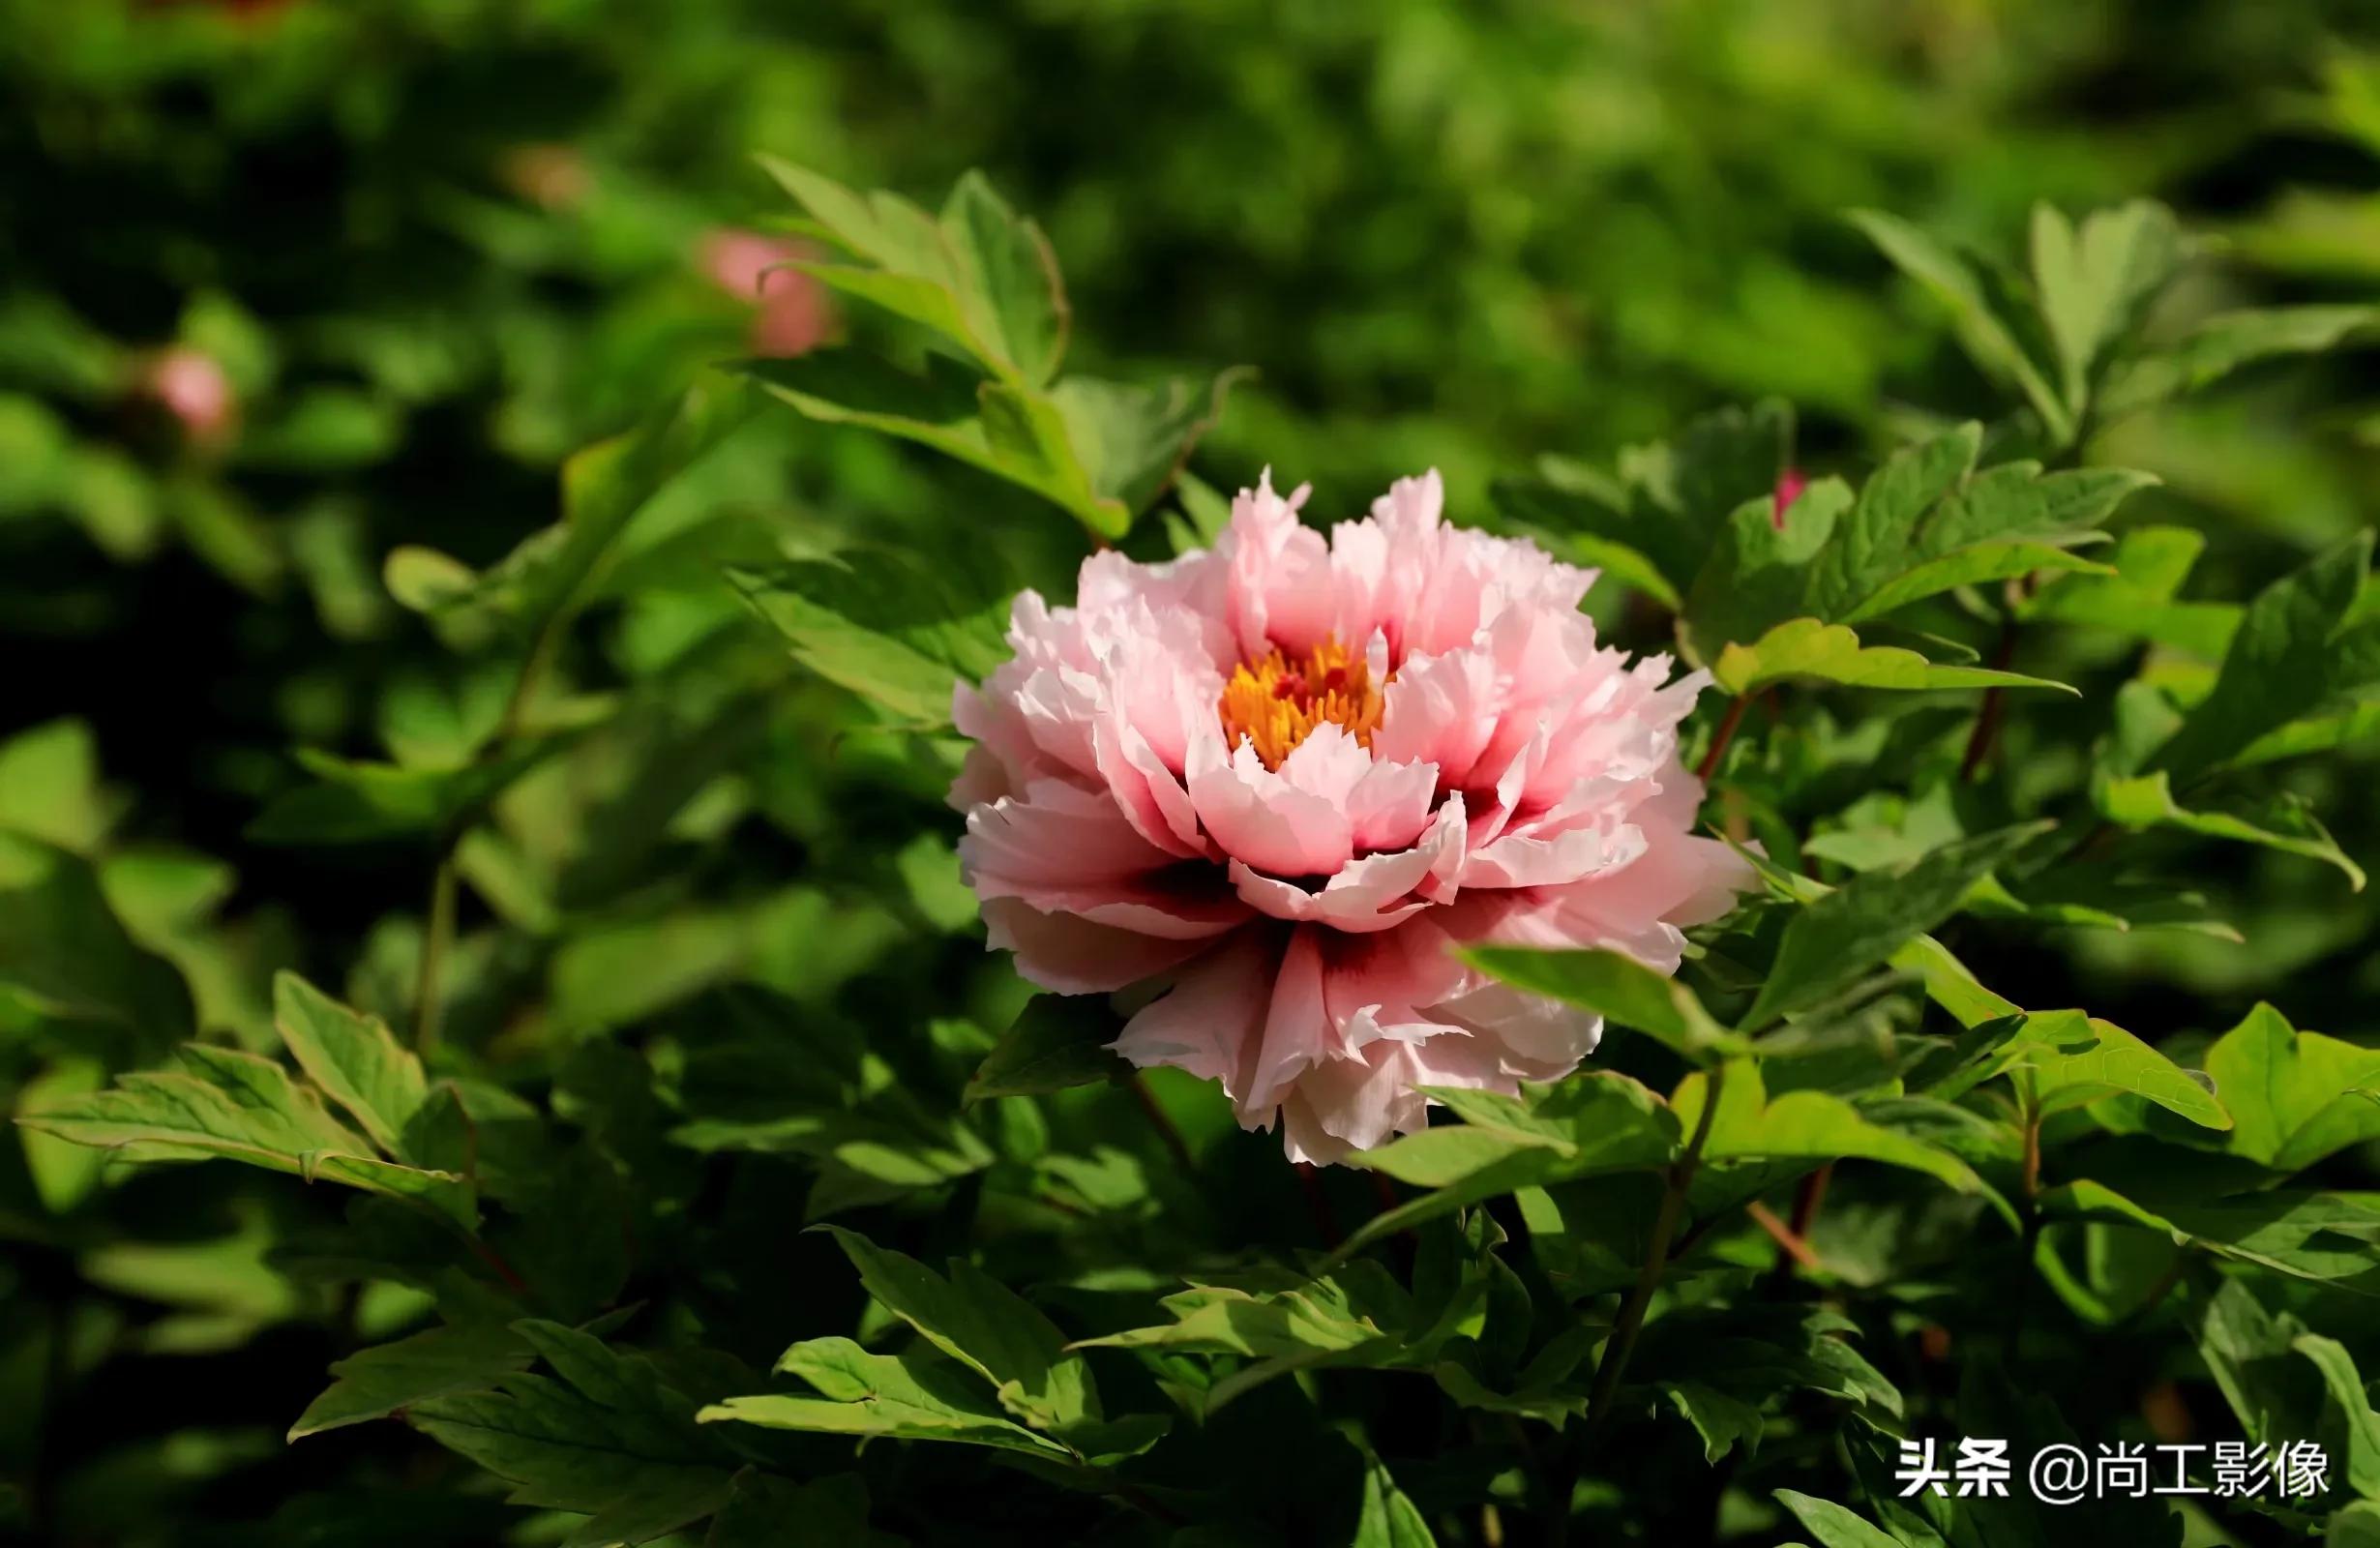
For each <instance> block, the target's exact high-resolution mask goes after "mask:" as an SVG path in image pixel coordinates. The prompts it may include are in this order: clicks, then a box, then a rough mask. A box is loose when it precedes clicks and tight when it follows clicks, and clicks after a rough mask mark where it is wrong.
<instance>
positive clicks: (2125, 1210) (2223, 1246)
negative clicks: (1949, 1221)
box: [2040, 1173, 2380, 1295]
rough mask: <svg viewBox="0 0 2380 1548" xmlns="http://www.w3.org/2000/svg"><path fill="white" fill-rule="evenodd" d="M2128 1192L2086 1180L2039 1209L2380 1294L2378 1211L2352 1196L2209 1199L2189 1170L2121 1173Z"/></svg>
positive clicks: (2046, 1195) (2051, 1194)
mask: <svg viewBox="0 0 2380 1548" xmlns="http://www.w3.org/2000/svg"><path fill="white" fill-rule="evenodd" d="M2125 1186H2126V1189H2127V1192H2124V1193H2119V1192H2117V1191H2116V1190H2115V1189H2114V1188H2112V1187H2109V1186H2108V1185H2107V1184H2105V1183H2103V1182H2097V1181H2093V1180H2091V1179H2089V1178H2085V1179H2083V1180H2081V1181H2077V1182H2069V1183H2065V1184H2063V1185H2061V1186H2059V1187H2055V1188H2049V1189H2045V1190H2043V1192H2042V1194H2041V1198H2040V1207H2041V1210H2042V1212H2043V1214H2044V1215H2046V1216H2049V1217H2052V1218H2056V1219H2066V1220H2096V1221H2104V1222H2107V1223H2109V1224H2114V1225H2129V1226H2134V1227H2137V1228H2139V1229H2141V1230H2144V1231H2154V1232H2159V1233H2162V1234H2163V1235H2165V1236H2166V1237H2167V1238H2168V1239H2170V1240H2171V1241H2173V1242H2174V1243H2175V1244H2176V1245H2179V1246H2187V1247H2197V1248H2200V1249H2202V1250H2204V1251H2207V1252H2211V1253H2214V1254H2215V1255H2216V1256H2217V1257H2221V1258H2227V1259H2230V1260H2233V1261H2234V1262H2238V1263H2244V1264H2253V1265H2256V1266H2258V1267H2261V1268H2269V1269H2272V1270H2273V1271H2275V1272H2276V1273H2282V1274H2287V1275H2289V1276H2291V1277H2292V1278H2296V1279H2305V1280H2310V1281H2314V1282H2316V1283H2320V1284H2326V1285H2332V1286H2335V1287H2337V1288H2339V1289H2342V1290H2347V1291H2352V1292H2354V1293H2356V1294H2359V1295H2380V1271H2376V1270H2375V1269H2374V1268H2373V1266H2372V1260H2371V1247H2370V1245H2369V1239H2370V1237H2371V1236H2372V1235H2373V1234H2374V1233H2375V1232H2380V1209H2375V1208H2374V1207H2373V1206H2372V1205H2371V1204H2370V1203H2369V1202H2368V1201H2366V1200H2365V1199H2364V1198H2362V1197H2360V1196H2358V1195H2354V1194H2334V1193H2291V1192H2261V1193H2249V1194H2235V1195H2232V1196H2230V1197H2221V1196H2213V1197H2210V1196H2209V1194H2208V1192H2207V1190H2206V1189H2205V1188H2203V1187H2199V1186H2193V1185H2191V1182H2190V1180H2189V1175H2188V1174H2187V1173H2186V1174H2184V1176H2181V1177H2179V1178H2176V1177H2169V1176H2139V1177H2133V1178H2127V1181H2126V1184H2125Z"/></svg>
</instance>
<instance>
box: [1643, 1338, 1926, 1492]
mask: <svg viewBox="0 0 2380 1548" xmlns="http://www.w3.org/2000/svg"><path fill="white" fill-rule="evenodd" d="M1856 1331H1857V1328H1856V1326H1855V1325H1853V1324H1852V1323H1851V1322H1849V1321H1848V1320H1847V1319H1845V1318H1843V1317H1841V1316H1839V1315H1837V1314H1835V1313H1832V1312H1828V1311H1824V1310H1818V1309H1813V1308H1803V1307H1796V1306H1791V1305H1764V1304H1761V1303H1759V1302H1757V1301H1755V1302H1751V1303H1748V1304H1745V1305H1741V1306H1733V1307H1718V1306H1710V1305H1703V1306H1686V1307H1680V1308H1678V1309H1676V1310H1673V1311H1671V1312H1670V1313H1669V1314H1668V1315H1666V1316H1664V1317H1662V1318H1661V1319H1659V1320H1658V1321H1657V1322H1655V1323H1653V1324H1652V1325H1651V1327H1649V1328H1647V1329H1646V1332H1645V1338H1644V1342H1643V1343H1642V1344H1640V1345H1639V1346H1638V1349H1637V1354H1636V1358H1635V1360H1633V1361H1632V1362H1631V1363H1630V1367H1629V1368H1630V1371H1631V1373H1632V1374H1633V1375H1634V1376H1635V1377H1636V1379H1637V1381H1638V1382H1639V1383H1641V1384H1644V1385H1647V1386H1651V1387H1652V1388H1655V1389H1656V1390H1658V1391H1659V1392H1661V1393H1662V1394H1663V1395H1664V1396H1666V1397H1667V1398H1668V1399H1669V1401H1670V1403H1671V1405H1672V1406H1673V1407H1675V1408H1676V1409H1677V1410H1678V1411H1679V1412H1680V1413H1681V1414H1683V1415H1684V1416H1685V1418H1686V1419H1687V1421H1688V1422H1690V1423H1692V1424H1693V1425H1694V1427H1695V1429H1696V1430H1697V1431H1698V1432H1699V1433H1700V1434H1701V1435H1702V1437H1703V1444H1704V1455H1705V1458H1706V1459H1707V1460H1708V1461H1711V1462H1717V1461H1718V1460H1719V1459H1720V1458H1721V1457H1724V1456H1725V1455H1726V1454H1727V1453H1728V1451H1730V1450H1732V1449H1733V1448H1734V1447H1735V1446H1737V1445H1739V1444H1741V1445H1745V1446H1747V1447H1749V1446H1752V1445H1756V1444H1758V1443H1759V1441H1760V1439H1761V1435H1762V1432H1763V1431H1764V1430H1765V1429H1766V1428H1767V1424H1766V1420H1765V1419H1764V1417H1763V1414H1764V1412H1765V1411H1766V1410H1767V1409H1768V1408H1769V1407H1770V1405H1771V1404H1773V1403H1776V1402H1777V1401H1778V1400H1780V1399H1783V1398H1787V1397H1789V1396H1791V1395H1792V1394H1794V1393H1796V1392H1814V1393H1820V1394H1823V1395H1825V1396H1827V1397H1830V1398H1832V1399H1835V1400H1838V1401H1840V1402H1843V1403H1849V1404H1855V1405H1859V1406H1860V1407H1863V1408H1868V1409H1872V1410H1874V1411H1875V1412H1876V1413H1877V1414H1879V1415H1882V1416H1887V1417H1890V1418H1895V1419H1897V1418H1898V1417H1899V1416H1900V1414H1901V1412H1902V1401H1901V1394H1900V1392H1899V1390H1898V1389H1897V1388H1895V1387H1894V1386H1893V1385H1892V1384H1891V1383H1890V1382H1888V1381H1886V1380H1885V1378H1884V1376H1883V1374H1882V1373H1881V1372H1879V1371H1878V1370H1877V1369H1876V1367H1875V1366H1873V1365H1871V1364H1869V1363H1868V1361H1867V1359H1866V1357H1865V1356H1863V1355H1860V1354H1859V1351H1858V1350H1857V1349H1856V1348H1854V1347H1853V1346H1852V1344H1851V1342H1850V1341H1849V1340H1848V1339H1847V1338H1846V1337H1845V1336H1843V1335H1845V1334H1849V1333H1853V1332H1856Z"/></svg>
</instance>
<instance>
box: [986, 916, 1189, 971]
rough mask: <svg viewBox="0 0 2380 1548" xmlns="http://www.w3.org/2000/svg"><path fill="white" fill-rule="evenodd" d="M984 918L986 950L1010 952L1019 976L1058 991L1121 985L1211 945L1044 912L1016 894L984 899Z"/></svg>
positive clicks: (1180, 960) (1165, 967)
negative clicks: (1149, 934) (1012, 896)
mask: <svg viewBox="0 0 2380 1548" xmlns="http://www.w3.org/2000/svg"><path fill="white" fill-rule="evenodd" d="M983 922H984V934H985V945H986V946H987V948H988V949H990V950H993V951H1009V952H1014V953H1015V954H1016V964H1017V972H1018V974H1019V975H1020V976H1022V977H1023V978H1024V979H1025V980H1026V982H1028V983H1033V984H1038V985H1040V986H1041V987H1042V988H1044V989H1047V990H1050V991H1052V992H1054V993H1056V994H1060V995H1094V994H1107V993H1109V992H1111V991H1114V990H1117V989H1122V988H1125V987H1126V986H1128V985H1131V984H1137V983H1139V982H1140V981H1141V980H1143V979H1145V978H1148V977H1151V976H1152V975H1154V974H1157V973H1161V972H1164V971H1166V970H1167V969H1168V968H1173V967H1175V966H1176V965H1177V964H1179V963H1180V962H1182V961H1183V960H1184V959H1186V958H1189V957H1193V956H1196V955H1197V954H1198V953H1199V952H1202V951H1206V950H1209V949H1210V947H1211V943H1210V942H1209V941H1206V940H1161V939H1159V938H1156V937H1154V936H1145V935H1142V934H1140V933H1139V932H1137V931H1131V930H1117V929H1116V928H1114V927H1113V926H1109V925H1101V924H1093V923H1091V922H1090V921H1088V920H1086V919H1081V918H1077V917H1076V916H1074V915H1073V914H1063V913H1043V912H1042V911H1041V910H1040V909H1038V908H1033V907H1031V906H1030V905H1028V904H1025V903H1021V902H1019V901H1018V900H1016V899H1014V898H991V899H987V900H986V901H985V903H984V906H983Z"/></svg>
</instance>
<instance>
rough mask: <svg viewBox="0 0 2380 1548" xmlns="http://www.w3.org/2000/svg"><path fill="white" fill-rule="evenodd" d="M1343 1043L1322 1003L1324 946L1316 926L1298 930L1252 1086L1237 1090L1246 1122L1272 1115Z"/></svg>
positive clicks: (1277, 985)
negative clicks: (1290, 1090)
mask: <svg viewBox="0 0 2380 1548" xmlns="http://www.w3.org/2000/svg"><path fill="white" fill-rule="evenodd" d="M1338 1047H1339V1036H1338V1029H1337V1028H1336V1027H1333V1026H1332V1025H1331V1024H1330V1017H1329V1013H1328V1012H1327V1011H1326V1010H1325V1009H1324V1003H1323V951H1322V945H1321V943H1320V941H1319V940H1318V939H1317V938H1316V933H1315V932H1314V931H1313V930H1310V929H1303V930H1294V931H1292V932H1291V933H1290V939H1289V950H1288V952H1287V953H1286V954H1285V955H1284V956H1283V957H1282V959H1281V970H1280V972H1279V973H1278V974H1277V975H1276V976H1275V977H1274V979H1273V983H1272V1003H1271V1005H1270V1006H1269V1007H1268V1008H1267V1009H1266V1011H1265V1014H1264V1034H1263V1041H1262V1043H1261V1044H1260V1045H1259V1046H1258V1048H1257V1051H1256V1058H1255V1061H1254V1062H1253V1063H1252V1064H1251V1065H1250V1067H1249V1073H1248V1081H1247V1085H1246V1086H1245V1087H1243V1088H1242V1089H1241V1090H1240V1091H1238V1092H1237V1093H1236V1095H1237V1097H1238V1104H1239V1120H1240V1123H1241V1125H1242V1126H1243V1127H1253V1126H1254V1120H1255V1119H1257V1118H1260V1117H1263V1118H1268V1117H1269V1116H1271V1114H1272V1110H1273V1109H1274V1108H1275V1107H1277V1106H1279V1105H1280V1101H1281V1092H1282V1091H1283V1089H1284V1088H1285V1087H1288V1086H1290V1085H1291V1083H1293V1082H1294V1081H1295V1080H1296V1079H1297V1077H1298V1076H1300V1075H1302V1074H1303V1073H1305V1072H1306V1071H1307V1070H1309V1069H1311V1068H1313V1067H1314V1066H1315V1065H1316V1064H1318V1063H1320V1062H1322V1061H1323V1060H1324V1059H1325V1058H1328V1057H1331V1055H1332V1054H1334V1053H1335V1052H1336V1051H1337V1050H1338Z"/></svg>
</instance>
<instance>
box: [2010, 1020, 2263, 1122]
mask: <svg viewBox="0 0 2380 1548" xmlns="http://www.w3.org/2000/svg"><path fill="white" fill-rule="evenodd" d="M1994 1061H1995V1070H1996V1072H1998V1073H2009V1072H2022V1074H2023V1076H2024V1078H2025V1079H2026V1080H2028V1081H2029V1082H2030V1083H2031V1084H2032V1087H2033V1089H2034V1092H2035V1096H2036V1100H2037V1102H2038V1104H2039V1111H2040V1112H2042V1113H2055V1112H2059V1111H2062V1110H2064V1109H2066V1108H2069V1107H2080V1106H2083V1105H2085V1104H2088V1103H2091V1102H2096V1101H2097V1100H2099V1099H2100V1098H2101V1097H2104V1096H2112V1095H2117V1094H2126V1095H2131V1096H2138V1097H2142V1098H2145V1099H2146V1100H2148V1101H2151V1102H2154V1103H2156V1104H2157V1106H2159V1107H2161V1108H2164V1109H2165V1110H2166V1111H2168V1112H2171V1113H2178V1114H2180V1115H2181V1116H2184V1117H2186V1118H2187V1119H2189V1120H2190V1121H2191V1122H2192V1123H2196V1124H2198V1125H2200V1126H2201V1127H2204V1128H2210V1129H2228V1128H2230V1127H2231V1118H2230V1117H2229V1116H2228V1115H2226V1114H2225V1113H2224V1111H2223V1105H2222V1103H2220V1102H2218V1101H2216V1097H2215V1094H2214V1093H2213V1092H2212V1091H2210V1090H2208V1089H2207V1087H2206V1086H2205V1085H2203V1084H2202V1083H2201V1082H2199V1081H2196V1080H2193V1079H2191V1078H2190V1076H2189V1073H2188V1072H2187V1071H2186V1070H2184V1069H2183V1068H2182V1067H2181V1066H2180V1065H2178V1064H2176V1063H2174V1061H2173V1060H2171V1059H2169V1058H2167V1057H2165V1056H2164V1055H2162V1054H2160V1053H2158V1052H2157V1050H2156V1049H2154V1048H2151V1047H2150V1046H2149V1045H2148V1044H2146V1043H2144V1042H2142V1041H2141V1040H2140V1039H2139V1038H2137V1037H2134V1036H2133V1035H2132V1034H2131V1033H2130V1032H2127V1031H2126V1030H2125V1029H2124V1028H2123V1027H2118V1026H2116V1025H2115V1024H2114V1023H2112V1022H2105V1021H2101V1020H2099V1019H2098V1018H2097V1017H2096V1016H2086V1015H2085V1014H2084V1013H2083V1012H2081V1011H2079V1010H2053V1011H2033V1012H2030V1013H2028V1014H2027V1015H2026V1017H2025V1020H2024V1025H2023V1026H2021V1027H2018V1028H2017V1030H2016V1034H2015V1035H2014V1036H2013V1037H2011V1038H2009V1039H2008V1041H2007V1042H2006V1043H2004V1044H2002V1045H2001V1047H2000V1049H1999V1051H1998V1053H1997V1054H1995V1055H1994Z"/></svg>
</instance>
